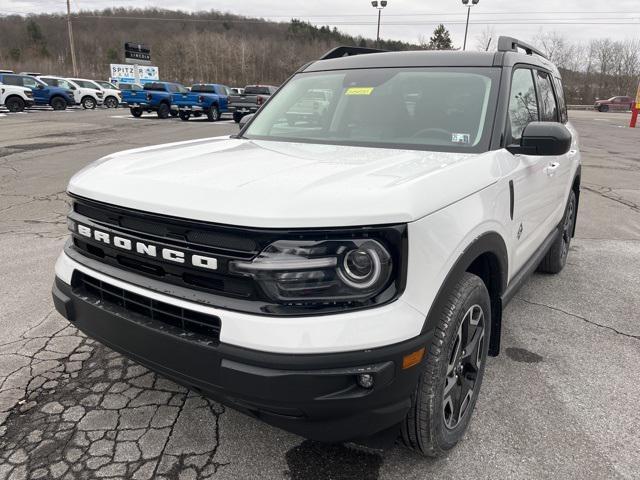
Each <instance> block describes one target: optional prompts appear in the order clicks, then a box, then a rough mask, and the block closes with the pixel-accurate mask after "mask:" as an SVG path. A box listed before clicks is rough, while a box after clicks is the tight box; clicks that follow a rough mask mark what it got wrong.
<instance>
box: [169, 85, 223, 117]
mask: <svg viewBox="0 0 640 480" xmlns="http://www.w3.org/2000/svg"><path fill="white" fill-rule="evenodd" d="M231 93H232V92H231V89H230V88H229V87H227V86H225V85H219V84H217V83H196V84H195V85H192V86H191V91H190V92H179V93H174V94H173V100H172V105H171V109H172V110H173V111H177V112H178V114H179V115H180V118H181V119H182V120H184V121H187V120H189V118H190V117H191V116H192V115H193V116H194V117H200V116H202V115H203V114H204V115H206V116H207V119H208V120H209V121H210V122H215V121H217V120H219V119H220V115H221V114H222V113H224V112H227V111H228V97H229V95H230V94H231Z"/></svg>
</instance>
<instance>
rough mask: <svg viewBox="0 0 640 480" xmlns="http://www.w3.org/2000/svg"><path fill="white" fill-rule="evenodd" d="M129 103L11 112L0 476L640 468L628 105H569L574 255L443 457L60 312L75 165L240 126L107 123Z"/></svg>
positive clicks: (529, 311)
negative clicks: (154, 367) (114, 338)
mask: <svg viewBox="0 0 640 480" xmlns="http://www.w3.org/2000/svg"><path fill="white" fill-rule="evenodd" d="M127 113H128V112H127V111H125V110H115V111H114V110H110V111H109V110H96V111H92V112H89V111H87V112H85V111H71V112H65V113H63V112H36V113H29V114H25V115H7V116H5V117H1V118H0V280H1V281H0V480H4V479H11V480H14V479H27V478H43V479H50V478H55V479H57V478H61V479H96V478H97V479H99V478H127V479H129V478H132V479H145V478H146V479H148V478H160V479H163V478H166V479H181V480H182V479H206V478H212V479H227V478H229V479H251V478H273V479H293V480H301V479H310V480H313V479H324V478H332V479H339V480H344V479H356V478H357V479H361V478H366V479H376V478H385V479H386V478H389V479H396V478H402V479H422V478H443V479H444V478H462V479H464V478H469V479H471V478H474V479H475V478H560V477H564V478H581V479H584V478H598V479H600V478H638V476H639V474H638V452H640V435H638V431H640V411H638V409H637V405H640V389H638V387H637V385H639V384H640V373H638V371H637V369H636V368H634V367H635V365H636V363H637V358H638V355H639V354H640V322H639V320H640V316H639V315H638V313H637V312H638V311H640V275H639V274H638V272H640V208H639V207H638V205H640V156H639V155H638V152H637V145H638V144H639V143H638V142H639V139H640V130H635V131H634V130H629V129H627V128H624V127H623V125H624V124H625V122H627V121H628V118H627V117H628V116H626V115H622V114H613V113H612V114H601V113H597V112H571V118H572V121H573V122H574V124H575V125H576V127H577V128H578V131H579V132H580V134H581V139H582V150H583V162H584V167H583V185H584V188H583V190H582V195H581V204H580V212H579V219H578V230H577V237H576V239H575V240H574V242H573V244H572V248H571V253H570V256H569V260H568V265H567V267H566V268H565V270H564V271H563V272H562V273H561V274H560V275H557V276H546V275H534V276H533V277H532V278H531V280H530V281H529V282H528V283H527V285H525V287H524V288H523V289H522V290H521V291H520V292H519V293H518V294H517V296H516V298H515V299H514V300H513V301H512V303H511V304H510V305H508V306H507V308H506V310H505V315H504V323H503V345H502V354H501V356H500V357H498V358H494V359H490V360H489V363H488V367H487V371H486V376H485V379H484V381H483V387H482V393H481V397H480V399H479V401H478V404H477V407H476V412H475V416H474V419H473V421H472V423H471V425H470V429H469V431H468V434H467V435H466V438H465V440H464V441H463V442H462V443H461V444H460V445H459V446H458V447H457V448H456V449H455V450H454V451H452V452H451V453H450V454H449V456H448V457H447V458H442V459H437V460H433V459H424V458H419V457H416V456H415V455H414V454H412V453H411V452H408V451H407V450H405V449H403V448H401V447H399V446H397V447H394V448H392V449H390V450H387V451H385V452H379V451H370V450H363V449H356V448H353V447H352V446H343V445H322V444H318V443H315V442H310V441H306V440H304V439H302V438H300V437H297V436H295V435H291V434H288V433H285V432H282V431H280V430H278V429H275V428H272V427H269V426H267V425H264V424H262V423H260V422H258V421H256V420H254V419H251V418H249V417H246V416H244V415H242V414H240V413H237V412H235V411H234V410H232V409H229V408H225V407H224V406H222V405H220V404H218V403H216V402H214V401H212V400H208V399H205V398H203V397H201V396H200V395H198V394H197V393H195V392H189V391H187V390H186V389H185V388H183V387H181V386H179V385H176V384H175V383H173V382H171V381H169V380H167V379H165V378H163V377H162V376H159V375H156V374H155V373H153V372H150V371H148V370H147V369H145V368H143V367H141V366H139V365H137V364H136V363H135V362H133V361H131V360H129V359H126V358H124V357H122V356H121V355H119V354H117V353H115V352H113V351H111V350H110V349H108V348H107V347H104V346H102V345H100V344H99V343H97V342H94V341H93V340H91V339H88V338H86V337H85V336H84V335H83V334H81V333H80V332H78V331H77V330H76V329H75V328H74V327H72V326H70V325H69V324H68V322H67V321H66V320H64V319H63V318H62V317H60V316H59V315H58V314H57V312H55V310H53V306H52V301H51V297H50V288H51V282H52V280H53V266H54V262H55V259H56V257H57V255H58V253H59V252H60V250H61V249H62V245H63V243H64V241H65V238H66V236H67V234H66V220H65V217H66V213H67V210H68V203H67V198H66V195H65V193H64V189H65V187H66V184H67V181H68V179H69V177H70V176H71V175H72V174H73V173H74V172H75V171H77V170H79V169H80V168H82V167H83V166H84V165H86V164H87V163H88V162H89V161H91V160H94V159H96V158H99V157H101V156H103V155H106V154H108V153H111V152H114V151H118V150H122V149H125V148H133V147H137V146H142V145H151V144H157V143H162V142H169V141H176V140H184V139H189V138H201V137H205V136H215V135H223V134H228V133H232V132H235V131H236V126H235V125H234V124H230V123H224V122H223V123H219V124H211V123H208V122H204V121H190V122H181V121H179V120H166V121H159V120H157V119H155V118H154V117H149V118H142V119H140V120H139V121H133V120H129V119H127V118H114V117H126V114H127ZM168 354H170V352H168ZM461 465H463V466H464V468H460V466H461Z"/></svg>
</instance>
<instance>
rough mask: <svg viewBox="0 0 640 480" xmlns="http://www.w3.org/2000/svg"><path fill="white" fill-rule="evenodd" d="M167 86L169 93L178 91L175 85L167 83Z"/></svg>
mask: <svg viewBox="0 0 640 480" xmlns="http://www.w3.org/2000/svg"><path fill="white" fill-rule="evenodd" d="M167 87H168V89H169V92H171V93H176V92H177V91H178V87H177V85H173V84H169V85H167Z"/></svg>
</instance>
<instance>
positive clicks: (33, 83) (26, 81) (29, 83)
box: [22, 77, 38, 88]
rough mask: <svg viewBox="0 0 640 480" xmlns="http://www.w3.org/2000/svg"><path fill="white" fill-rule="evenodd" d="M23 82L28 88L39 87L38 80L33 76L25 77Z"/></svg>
mask: <svg viewBox="0 0 640 480" xmlns="http://www.w3.org/2000/svg"><path fill="white" fill-rule="evenodd" d="M22 84H23V85H24V86H25V87H28V88H37V87H38V82H36V81H35V80H34V79H33V78H29V77H23V79H22Z"/></svg>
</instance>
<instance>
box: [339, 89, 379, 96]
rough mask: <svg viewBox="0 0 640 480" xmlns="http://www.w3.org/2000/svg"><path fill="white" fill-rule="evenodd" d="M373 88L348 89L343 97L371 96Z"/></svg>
mask: <svg viewBox="0 0 640 480" xmlns="http://www.w3.org/2000/svg"><path fill="white" fill-rule="evenodd" d="M371 92H373V87H349V88H347V91H346V92H344V94H345V95H371Z"/></svg>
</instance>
